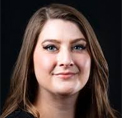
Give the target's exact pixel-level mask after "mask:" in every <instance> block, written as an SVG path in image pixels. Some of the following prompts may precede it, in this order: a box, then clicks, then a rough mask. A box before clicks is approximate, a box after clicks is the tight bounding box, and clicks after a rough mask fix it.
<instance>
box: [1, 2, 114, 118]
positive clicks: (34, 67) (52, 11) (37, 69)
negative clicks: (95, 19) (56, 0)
mask: <svg viewBox="0 0 122 118" xmlns="http://www.w3.org/2000/svg"><path fill="white" fill-rule="evenodd" d="M107 89H108V65H107V62H106V60H105V58H104V55H103V53H102V50H101V48H100V45H99V43H98V41H97V38H96V35H95V33H94V31H93V29H92V27H91V26H90V24H89V23H88V21H87V20H86V19H85V17H84V16H83V15H82V14H81V13H80V12H78V11H77V10H76V9H74V8H72V7H70V6H66V5H61V4H51V5H49V6H47V7H43V8H41V9H39V10H38V11H37V12H36V13H35V14H34V15H33V16H32V18H31V19H30V21H29V24H28V26H27V29H26V31H25V35H24V40H23V44H22V48H21V51H20V54H19V57H18V60H17V63H16V66H15V69H14V72H13V76H12V79H11V86H10V94H9V96H8V99H7V100H6V103H5V106H4V109H3V114H2V115H1V118H5V117H7V118H11V117H12V118H13V117H15V118H16V117H20V118H24V117H25V118H26V117H28V118H34V117H35V118H116V116H115V113H114V110H113V109H112V108H111V106H110V104H109V100H108V96H107Z"/></svg>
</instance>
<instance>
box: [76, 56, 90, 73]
mask: <svg viewBox="0 0 122 118" xmlns="http://www.w3.org/2000/svg"><path fill="white" fill-rule="evenodd" d="M77 64H78V66H79V68H80V70H81V71H82V72H87V71H90V68H91V58H90V56H89V55H88V54H86V55H83V56H80V57H79V58H78V59H77Z"/></svg>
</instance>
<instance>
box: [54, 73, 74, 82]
mask: <svg viewBox="0 0 122 118" xmlns="http://www.w3.org/2000/svg"><path fill="white" fill-rule="evenodd" d="M54 75H55V76H56V77H58V78H61V79H66V80H67V79H71V78H72V77H74V76H75V75H76V73H58V74H54Z"/></svg>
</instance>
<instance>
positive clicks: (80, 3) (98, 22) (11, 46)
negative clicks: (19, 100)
mask: <svg viewBox="0 0 122 118" xmlns="http://www.w3.org/2000/svg"><path fill="white" fill-rule="evenodd" d="M50 3H64V4H67V5H71V6H73V7H75V8H76V9H78V10H79V11H81V12H82V13H83V14H84V15H85V16H86V18H87V19H88V20H89V22H90V23H91V25H92V27H93V28H94V30H95V32H96V34H97V37H98V39H99V42H100V44H101V47H102V49H103V52H104V54H105V57H106V59H107V61H108V64H109V69H110V77H109V79H110V87H109V98H110V102H111V104H112V106H113V107H114V108H115V109H117V110H118V111H119V112H120V111H121V64H120V63H121V6H120V4H121V1H120V0H25V1H24V0H23V1H22V0H11V1H10V0H2V12H1V13H2V14H1V15H2V23H1V25H2V33H1V34H2V40H1V46H2V48H1V49H2V51H1V56H2V61H1V62H2V63H1V73H2V74H1V108H2V107H3V104H4V101H5V98H6V96H7V93H8V90H9V84H10V83H9V82H10V76H11V73H12V70H13V67H14V64H15V61H16V59H17V56H18V53H19V50H20V47H21V43H22V38H23V34H24V30H25V27H26V25H27V23H28V20H29V18H30V17H31V16H32V14H33V13H34V12H35V11H36V10H37V9H38V8H40V7H42V6H44V5H47V4H50Z"/></svg>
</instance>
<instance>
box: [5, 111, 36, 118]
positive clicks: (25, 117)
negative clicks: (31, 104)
mask: <svg viewBox="0 0 122 118" xmlns="http://www.w3.org/2000/svg"><path fill="white" fill-rule="evenodd" d="M6 118H34V116H33V115H32V114H30V113H28V112H25V111H23V110H20V109H19V110H16V111H14V112H12V113H11V114H10V115H8V116H7V117H6Z"/></svg>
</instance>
